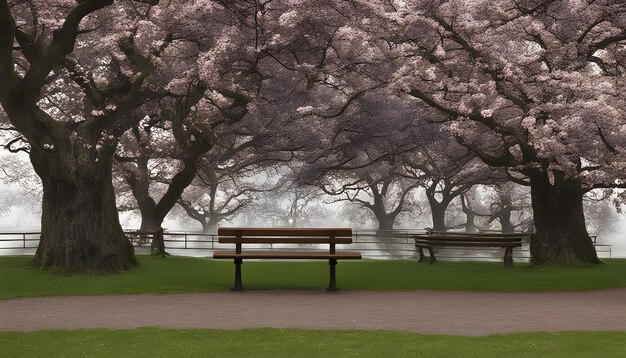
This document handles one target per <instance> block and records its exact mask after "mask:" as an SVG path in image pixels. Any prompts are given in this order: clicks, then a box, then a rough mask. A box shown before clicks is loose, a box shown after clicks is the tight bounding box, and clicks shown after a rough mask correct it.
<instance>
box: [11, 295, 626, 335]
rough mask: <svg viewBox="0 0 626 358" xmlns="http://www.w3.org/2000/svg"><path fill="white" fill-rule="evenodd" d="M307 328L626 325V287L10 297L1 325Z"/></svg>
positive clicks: (463, 331) (457, 331)
mask: <svg viewBox="0 0 626 358" xmlns="http://www.w3.org/2000/svg"><path fill="white" fill-rule="evenodd" d="M144 326H161V327H176V328H230V329H232V328H244V327H297V328H342V329H386V330H400V331H410V332H422V333H438V334H452V335H487V334H493V333H507V332H528V331H572V330H622V331H624V330H626V289H612V290H603V291H593V292H551V293H482V292H439V291H413V292H339V293H329V292H324V291H319V292H316V291H245V292H214V293H192V294H167V295H123V296H82V297H41V298H24V299H13V300H6V301H0V330H3V331H7V330H9V331H33V330H40V329H54V328H62V329H73V328H97V327H104V328H135V327H144Z"/></svg>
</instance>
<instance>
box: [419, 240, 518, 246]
mask: <svg viewBox="0 0 626 358" xmlns="http://www.w3.org/2000/svg"><path fill="white" fill-rule="evenodd" d="M415 246H417V247H428V246H459V247H519V246H522V244H521V243H519V242H456V241H420V242H415Z"/></svg>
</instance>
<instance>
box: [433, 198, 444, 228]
mask: <svg viewBox="0 0 626 358" xmlns="http://www.w3.org/2000/svg"><path fill="white" fill-rule="evenodd" d="M446 207H447V205H445V206H444V205H442V204H438V205H431V206H430V210H431V214H432V216H433V230H434V231H446Z"/></svg>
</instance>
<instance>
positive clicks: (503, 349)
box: [0, 328, 626, 357]
mask: <svg viewBox="0 0 626 358" xmlns="http://www.w3.org/2000/svg"><path fill="white" fill-rule="evenodd" d="M0 347H2V350H1V351H0V356H10V357H148V356H149V357H190V356H197V357H207V356H212V357H245V356H248V357H294V356H297V357H324V356H338V357H351V356H358V357H398V356H405V357H416V356H429V357H624V352H626V332H564V333H522V334H507V335H492V336H484V337H454V336H443V335H424V334H416V333H404V332H389V331H359V330H351V331H346V330H302V329H269V328H262V329H244V330H212V329H184V330H183V329H159V328H140V329H133V330H104V329H90V330H75V331H62V330H54V331H38V332H34V333H16V332H1V333H0Z"/></svg>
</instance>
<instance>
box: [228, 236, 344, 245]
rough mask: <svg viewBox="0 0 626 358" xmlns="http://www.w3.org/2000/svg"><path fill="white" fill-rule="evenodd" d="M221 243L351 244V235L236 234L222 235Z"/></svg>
mask: <svg viewBox="0 0 626 358" xmlns="http://www.w3.org/2000/svg"><path fill="white" fill-rule="evenodd" d="M218 242H219V243H220V244H236V243H239V242H241V243H242V244H330V243H331V242H332V243H334V244H351V243H352V238H351V237H337V238H334V239H333V240H331V239H330V238H329V237H247V236H243V237H241V238H240V239H238V238H237V237H236V236H220V238H219V239H218Z"/></svg>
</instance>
